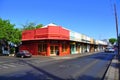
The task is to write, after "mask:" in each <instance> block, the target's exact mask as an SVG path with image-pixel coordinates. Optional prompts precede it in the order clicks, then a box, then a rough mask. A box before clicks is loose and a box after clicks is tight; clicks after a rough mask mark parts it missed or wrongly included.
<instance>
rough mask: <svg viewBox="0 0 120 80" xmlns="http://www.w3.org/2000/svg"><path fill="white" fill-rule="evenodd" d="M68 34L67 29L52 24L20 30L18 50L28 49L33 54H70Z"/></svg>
mask: <svg viewBox="0 0 120 80" xmlns="http://www.w3.org/2000/svg"><path fill="white" fill-rule="evenodd" d="M69 35H70V32H69V30H67V29H64V28H62V27H61V26H56V25H54V24H50V25H48V26H46V27H43V28H39V29H35V30H25V31H23V32H22V46H21V47H20V50H28V51H30V52H31V53H32V54H33V55H44V56H55V55H59V56H64V55H68V54H70V42H69V39H70V37H69Z"/></svg>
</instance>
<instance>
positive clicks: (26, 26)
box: [22, 22, 43, 30]
mask: <svg viewBox="0 0 120 80" xmlns="http://www.w3.org/2000/svg"><path fill="white" fill-rule="evenodd" d="M22 26H23V29H22V30H32V29H37V28H41V27H43V24H38V25H36V24H35V23H34V22H29V23H26V24H24V25H22Z"/></svg>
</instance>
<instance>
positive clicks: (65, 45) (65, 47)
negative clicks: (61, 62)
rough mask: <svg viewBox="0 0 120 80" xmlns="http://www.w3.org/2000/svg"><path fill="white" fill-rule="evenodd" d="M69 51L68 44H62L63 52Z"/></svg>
mask: <svg viewBox="0 0 120 80" xmlns="http://www.w3.org/2000/svg"><path fill="white" fill-rule="evenodd" d="M66 51H67V44H62V52H66Z"/></svg>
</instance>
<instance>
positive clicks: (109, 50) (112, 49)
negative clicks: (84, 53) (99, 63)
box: [105, 47, 115, 52]
mask: <svg viewBox="0 0 120 80" xmlns="http://www.w3.org/2000/svg"><path fill="white" fill-rule="evenodd" d="M114 51H115V49H114V48H111V47H107V48H105V52H114Z"/></svg>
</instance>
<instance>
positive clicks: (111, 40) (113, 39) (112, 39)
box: [109, 38, 117, 44]
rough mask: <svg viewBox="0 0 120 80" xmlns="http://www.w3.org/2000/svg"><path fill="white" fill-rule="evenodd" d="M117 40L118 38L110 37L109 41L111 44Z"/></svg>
mask: <svg viewBox="0 0 120 80" xmlns="http://www.w3.org/2000/svg"><path fill="white" fill-rule="evenodd" d="M116 41H117V39H116V38H110V39H109V42H110V43H111V44H114V43H115V42H116Z"/></svg>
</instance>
